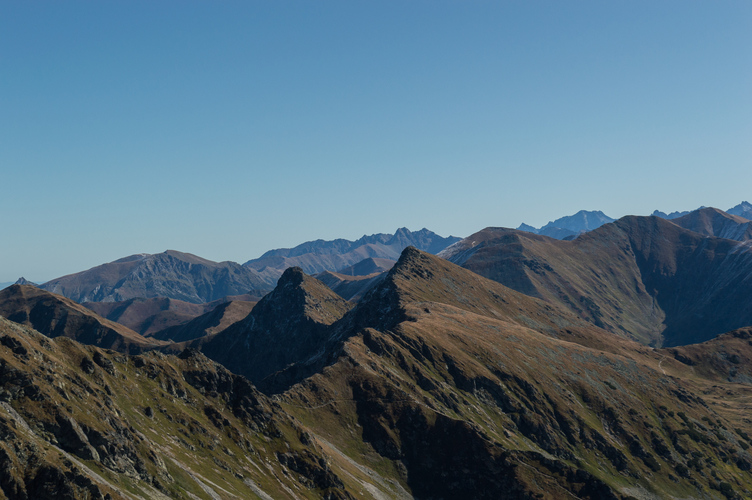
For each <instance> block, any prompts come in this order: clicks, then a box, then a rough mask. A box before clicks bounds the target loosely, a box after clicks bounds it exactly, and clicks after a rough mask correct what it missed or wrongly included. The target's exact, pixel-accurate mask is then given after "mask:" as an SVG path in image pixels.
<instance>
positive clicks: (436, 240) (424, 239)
mask: <svg viewBox="0 0 752 500" xmlns="http://www.w3.org/2000/svg"><path fill="white" fill-rule="evenodd" d="M460 239H461V238H458V237H456V236H449V237H446V238H444V237H442V236H439V235H437V234H436V233H434V232H432V231H429V230H428V229H425V228H423V229H421V230H420V231H415V232H411V231H410V230H408V229H407V228H404V227H403V228H400V229H398V230H397V231H396V232H395V233H394V234H383V233H379V234H372V235H370V236H363V237H362V238H360V239H358V240H356V241H350V240H344V239H338V240H332V241H324V240H316V241H308V242H306V243H303V244H301V245H298V246H296V247H294V248H280V249H277V250H270V251H268V252H266V253H265V254H264V255H262V256H261V257H259V258H258V259H253V260H249V261H248V262H246V263H245V264H243V266H244V267H247V268H250V269H253V270H255V271H257V272H258V273H260V274H261V275H263V276H266V277H267V278H268V280H269V281H268V282H269V283H276V280H277V279H278V278H279V276H281V275H282V273H283V272H284V270H285V269H287V268H290V267H300V268H301V269H302V270H303V272H305V273H307V274H316V273H321V272H324V271H335V272H336V271H340V270H341V269H345V268H348V267H350V266H353V265H355V264H357V263H359V262H361V261H363V260H364V259H368V258H373V259H387V260H391V261H396V260H397V259H398V258H399V256H400V253H402V250H404V249H405V248H407V247H408V246H413V247H415V248H418V249H420V250H422V251H424V252H428V253H432V254H437V253H439V252H441V251H442V250H444V249H445V248H446V247H448V246H449V245H451V244H453V243H456V242H458V241H459V240H460Z"/></svg>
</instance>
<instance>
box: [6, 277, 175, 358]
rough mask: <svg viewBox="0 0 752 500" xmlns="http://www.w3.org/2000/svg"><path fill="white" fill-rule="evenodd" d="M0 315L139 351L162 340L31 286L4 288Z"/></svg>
mask: <svg viewBox="0 0 752 500" xmlns="http://www.w3.org/2000/svg"><path fill="white" fill-rule="evenodd" d="M0 316H3V317H5V318H7V319H9V320H11V321H14V322H16V323H20V324H23V325H27V326H30V327H32V328H34V329H35V330H37V331H39V332H41V333H43V334H44V335H47V336H48V337H52V338H54V337H68V338H70V339H73V340H77V341H79V342H81V343H84V344H89V345H96V346H99V347H104V348H107V349H113V350H117V351H121V352H130V353H139V352H142V351H144V350H148V349H153V348H155V347H157V346H159V345H161V344H162V343H161V342H159V341H155V340H150V339H146V338H144V337H142V336H141V335H139V334H138V333H136V332H134V331H132V330H131V329H129V328H126V327H125V326H123V325H120V324H118V323H114V322H112V321H109V320H107V319H104V318H102V317H101V316H98V315H97V314H95V313H93V312H92V311H90V310H89V309H87V308H85V307H83V306H82V305H80V304H77V303H75V302H73V301H72V300H70V299H66V298H65V297H62V296H60V295H55V294H53V293H50V292H47V291H44V290H41V289H39V288H36V287H33V286H30V285H13V286H11V287H8V288H6V289H5V290H2V291H0Z"/></svg>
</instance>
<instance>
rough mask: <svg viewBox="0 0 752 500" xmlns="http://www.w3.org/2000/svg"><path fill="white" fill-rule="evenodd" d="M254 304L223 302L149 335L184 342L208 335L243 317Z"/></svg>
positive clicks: (237, 301) (236, 301) (158, 338)
mask: <svg viewBox="0 0 752 500" xmlns="http://www.w3.org/2000/svg"><path fill="white" fill-rule="evenodd" d="M255 305H256V302H247V301H242V300H233V301H230V302H223V303H221V304H219V305H218V306H216V307H215V308H214V309H212V310H211V311H209V312H207V313H204V314H202V315H201V316H198V317H196V318H193V319H192V320H190V321H188V322H186V323H184V324H181V325H174V326H171V327H168V328H165V329H164V330H160V331H158V332H155V333H154V334H152V335H151V336H150V337H152V338H155V339H157V340H165V341H172V342H185V341H188V340H193V339H198V338H202V337H210V336H213V335H216V334H217V333H219V332H222V331H224V330H226V329H227V328H229V327H230V326H232V325H233V324H235V323H237V322H238V321H241V320H243V319H245V318H246V317H247V316H248V314H250V312H251V310H252V309H253V307H254V306H255Z"/></svg>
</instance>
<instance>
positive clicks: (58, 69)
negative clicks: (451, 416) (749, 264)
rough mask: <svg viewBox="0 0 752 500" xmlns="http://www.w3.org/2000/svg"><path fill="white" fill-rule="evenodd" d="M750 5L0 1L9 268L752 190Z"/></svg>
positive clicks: (448, 230) (283, 242)
mask: <svg viewBox="0 0 752 500" xmlns="http://www.w3.org/2000/svg"><path fill="white" fill-rule="evenodd" d="M750 89H752V3H751V2H748V1H717V2H708V1H703V2H695V1H691V0H690V1H688V0H682V1H664V2H656V1H620V0H614V1H601V0H599V1H592V2H585V1H582V2H580V1H571V2H569V1H568V2H561V1H558V0H557V1H551V2H545V1H526V2H523V1H515V2H480V1H470V2H460V1H452V2H446V1H431V2H428V1H399V2H392V1H379V2H362V1H358V2H352V1H347V2H344V1H343V2H337V1H323V2H318V1H316V2H314V1H306V2H287V1H275V2H271V1H269V2H260V1H259V2H235V1H222V2H209V1H206V2H192V1H181V2H168V1H163V2H138V1H128V2H125V1H108V2H94V1H86V2H75V1H66V2H52V1H28V2H27V1H23V2H21V1H4V2H0V182H2V184H0V185H1V186H2V194H1V195H0V231H2V245H0V282H1V281H13V280H15V279H16V278H17V277H19V276H21V275H23V276H25V277H27V278H29V279H37V280H46V279H51V278H53V277H57V276H60V275H63V274H68V273H72V272H76V271H80V270H83V269H87V268H89V267H92V266H94V265H98V264H101V263H104V262H109V261H111V260H114V259H116V258H119V257H122V256H126V255H130V254H133V253H142V252H145V253H156V252H161V251H164V250H166V249H168V248H169V249H176V250H181V251H186V252H191V253H195V254H198V255H201V256H202V257H205V258H208V259H212V260H218V261H219V260H234V261H238V262H244V261H246V260H248V259H251V258H255V257H258V256H259V255H260V254H261V253H263V252H264V251H265V250H268V249H271V248H278V247H288V246H293V245H295V244H298V243H301V242H303V241H307V240H311V239H317V238H323V239H333V238H338V237H342V238H348V239H355V238H358V237H360V236H362V235H363V234H371V233H375V232H393V231H394V230H395V229H396V228H398V227H402V226H406V227H408V228H410V229H412V230H417V229H420V228H422V227H427V228H429V229H431V230H433V231H436V232H437V233H439V234H442V235H444V236H446V235H449V234H452V235H457V236H467V235H469V234H471V233H473V232H475V231H477V230H480V229H482V228H484V227H487V226H507V227H516V226H518V225H519V224H520V223H521V222H526V223H528V224H532V225H534V226H541V225H543V224H545V223H546V222H548V221H549V220H553V219H555V218H558V217H560V216H562V215H569V214H572V213H574V212H576V211H578V210H580V209H587V210H603V211H604V212H605V213H606V214H608V215H610V216H612V217H620V216H623V215H627V214H638V215H648V214H649V213H651V212H652V211H653V210H654V209H659V210H663V211H673V210H687V209H693V208H696V207H698V206H700V205H706V206H716V207H718V208H722V209H728V208H730V207H731V206H733V205H736V204H737V203H739V202H741V201H742V200H747V199H752V92H750Z"/></svg>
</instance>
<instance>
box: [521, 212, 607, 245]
mask: <svg viewBox="0 0 752 500" xmlns="http://www.w3.org/2000/svg"><path fill="white" fill-rule="evenodd" d="M613 221H614V219H612V218H611V217H609V216H608V215H606V214H604V213H603V212H601V211H600V210H599V211H595V212H588V211H587V210H580V211H579V212H577V213H576V214H574V215H568V216H566V217H561V218H559V219H556V220H555V221H552V222H549V223H548V224H546V225H545V226H543V227H541V228H540V229H536V228H534V227H533V226H530V225H528V224H524V223H523V224H521V225H520V227H518V228H517V229H519V230H520V231H527V232H529V233H534V234H540V235H543V236H549V237H551V238H556V239H557V240H564V239H568V238H572V237H574V236H577V235H578V234H580V233H584V232H587V231H592V230H593V229H596V228H599V227H601V226H602V225H603V224H607V223H609V222H613Z"/></svg>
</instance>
